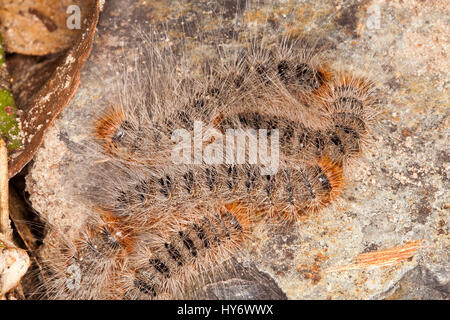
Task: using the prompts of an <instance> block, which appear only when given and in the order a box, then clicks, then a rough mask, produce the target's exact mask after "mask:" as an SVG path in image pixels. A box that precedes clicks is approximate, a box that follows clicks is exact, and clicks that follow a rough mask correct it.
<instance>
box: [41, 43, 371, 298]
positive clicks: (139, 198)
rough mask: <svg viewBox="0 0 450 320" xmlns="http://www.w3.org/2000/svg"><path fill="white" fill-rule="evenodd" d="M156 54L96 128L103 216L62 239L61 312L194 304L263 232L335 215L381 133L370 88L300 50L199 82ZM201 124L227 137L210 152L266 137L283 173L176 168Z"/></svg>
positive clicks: (226, 68)
mask: <svg viewBox="0 0 450 320" xmlns="http://www.w3.org/2000/svg"><path fill="white" fill-rule="evenodd" d="M147 45H148V48H146V50H145V51H144V52H145V55H144V56H145V58H144V61H145V62H146V64H145V65H144V66H145V67H142V66H140V67H139V68H137V71H135V72H134V73H132V74H126V73H124V75H123V79H122V83H121V85H120V88H119V90H118V94H117V95H116V96H115V97H114V98H112V99H110V100H109V101H108V106H107V107H106V108H105V110H104V111H103V112H102V113H101V114H100V115H99V116H98V118H97V119H96V121H95V124H94V125H93V130H92V131H93V137H92V141H91V142H88V143H87V149H88V150H89V152H90V154H89V153H87V154H86V159H87V162H88V163H89V165H88V166H87V174H86V176H87V177H90V179H91V181H92V183H90V182H89V181H88V182H86V185H87V186H88V188H87V192H86V193H85V194H83V199H85V200H89V201H90V203H92V212H91V214H90V216H89V217H86V221H85V223H84V224H82V227H81V229H80V230H79V232H78V234H77V235H76V237H75V238H74V239H72V238H71V237H69V236H68V237H64V236H63V234H62V232H59V233H58V232H57V231H55V235H54V241H53V244H54V250H55V251H54V252H55V255H54V257H52V259H48V260H47V261H45V262H44V265H45V266H46V270H47V271H48V274H47V279H46V282H45V287H46V290H47V297H49V298H55V299H154V298H156V299H162V298H173V297H177V296H183V290H185V287H186V285H187V284H188V283H190V282H192V281H195V279H196V278H198V277H200V276H202V275H203V274H205V273H208V272H213V273H214V272H217V270H218V269H219V270H220V264H221V263H223V262H224V261H226V260H228V259H230V258H231V257H233V256H234V255H236V254H238V253H239V251H240V250H239V249H240V248H242V247H243V246H245V242H246V241H247V240H248V239H249V238H250V237H251V232H252V229H253V228H254V226H256V225H257V224H260V223H267V222H269V223H278V222H280V221H284V222H287V223H295V221H296V220H297V219H298V217H299V216H300V215H308V214H311V213H314V212H317V211H319V210H321V209H322V208H324V207H326V206H328V205H329V204H330V203H332V201H333V200H334V199H335V198H336V197H337V196H338V195H339V193H340V191H341V189H342V185H343V178H344V175H345V171H346V170H347V168H348V166H349V165H350V161H349V160H351V159H354V158H357V157H359V156H360V155H361V152H362V145H363V144H364V142H365V141H366V140H367V139H368V134H369V132H370V128H371V126H373V124H374V121H373V118H372V116H371V114H372V110H374V108H375V102H374V100H373V99H372V97H371V93H372V90H373V89H372V88H373V85H372V83H371V82H370V81H367V80H365V79H364V78H357V77H354V76H352V75H350V74H346V73H342V72H335V71H333V70H332V69H331V68H329V67H328V66H326V64H324V63H322V62H321V60H320V53H318V52H317V51H316V50H315V49H314V48H312V47H311V46H308V45H306V44H305V43H303V42H301V41H300V42H298V41H294V40H289V39H282V40H281V41H279V42H274V43H272V44H270V43H266V42H265V41H264V40H255V41H254V42H253V43H252V44H251V45H250V47H249V48H247V49H246V48H243V49H240V50H238V51H234V52H232V51H224V52H221V53H220V55H221V57H222V59H216V60H213V61H209V62H208V64H207V65H204V66H202V67H201V71H199V72H198V73H197V74H195V72H193V67H191V66H189V64H188V63H183V62H182V63H175V60H176V58H175V57H174V56H172V55H171V53H170V52H165V51H158V50H157V49H156V48H154V47H153V46H150V44H147ZM136 65H141V61H139V60H138V61H137V63H136ZM136 92H138V93H141V94H136ZM196 121H197V122H201V123H203V124H204V127H203V128H202V129H201V130H200V133H201V134H202V136H204V134H205V133H206V132H207V131H208V130H212V132H214V133H215V134H213V135H209V136H208V139H206V140H202V141H201V147H202V148H206V147H208V146H211V145H213V144H214V143H215V142H217V139H218V137H219V134H223V133H226V132H227V130H229V129H233V130H242V132H247V131H248V130H251V129H254V130H255V131H258V130H264V129H265V130H266V131H265V132H266V133H267V142H268V144H270V145H272V143H273V142H275V140H277V141H278V139H279V151H280V154H279V159H277V160H278V163H277V170H276V171H275V172H267V171H266V170H265V169H266V166H265V164H263V163H255V164H253V163H248V162H245V163H226V161H224V162H221V163H206V161H205V160H204V159H202V160H201V161H200V162H199V163H195V155H194V161H192V159H191V161H190V162H186V163H177V164H174V163H173V162H172V160H173V159H172V158H171V156H172V155H173V149H174V147H175V146H176V145H177V141H174V139H173V137H174V133H175V132H176V131H177V130H179V129H183V130H185V131H186V132H193V131H195V123H196ZM276 132H278V133H276ZM193 136H194V138H195V132H194V133H193ZM190 137H192V136H190ZM247 138H248V137H247ZM190 139H191V138H189V141H190ZM248 143H249V142H248ZM245 146H247V144H245ZM194 149H195V147H194ZM233 151H234V150H233ZM250 153H251V152H250V150H246V151H245V154H244V156H245V158H249V157H250V155H251V154H250ZM189 154H191V151H190V152H189ZM84 169H85V170H86V167H85V168H84Z"/></svg>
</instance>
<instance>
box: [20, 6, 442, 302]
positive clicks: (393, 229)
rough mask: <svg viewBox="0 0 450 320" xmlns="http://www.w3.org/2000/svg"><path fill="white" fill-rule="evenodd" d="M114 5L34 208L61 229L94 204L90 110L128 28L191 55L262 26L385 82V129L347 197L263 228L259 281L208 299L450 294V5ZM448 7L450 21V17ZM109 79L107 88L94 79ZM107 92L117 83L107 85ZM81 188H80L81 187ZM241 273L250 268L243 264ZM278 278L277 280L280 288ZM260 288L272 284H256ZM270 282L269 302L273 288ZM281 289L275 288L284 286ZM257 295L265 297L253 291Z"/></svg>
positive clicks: (35, 175)
mask: <svg viewBox="0 0 450 320" xmlns="http://www.w3.org/2000/svg"><path fill="white" fill-rule="evenodd" d="M243 3H246V2H245V1H234V0H233V1H232V0H229V1H228V0H227V1H223V2H222V1H221V2H220V4H217V3H216V2H210V1H206V0H205V1H204V0H195V1H187V0H186V1H184V0H179V1H173V2H170V4H169V3H168V2H167V1H162V0H156V1H144V0H140V1H132V0H126V1H123V0H109V1H107V2H106V4H105V7H104V11H103V13H102V17H101V20H100V24H99V26H98V34H97V38H96V41H95V47H94V51H93V54H92V55H91V57H90V59H89V61H88V63H87V64H86V66H85V68H84V71H83V73H82V85H81V86H80V89H79V90H78V92H77V94H76V96H75V97H74V99H73V100H72V102H71V103H70V105H69V106H68V107H67V108H66V109H65V111H64V112H63V113H62V115H61V116H60V117H59V119H57V120H56V121H55V124H54V126H53V127H52V128H51V130H50V131H49V132H48V134H47V136H46V138H45V142H44V145H43V147H41V149H40V151H39V152H38V153H37V155H36V157H35V159H34V163H33V165H32V167H31V170H30V173H29V175H28V177H27V190H28V191H29V192H30V194H31V201H32V204H33V207H34V208H35V209H36V210H37V211H38V212H40V213H41V214H42V215H43V216H44V217H45V218H46V219H47V220H48V221H50V222H51V223H52V224H60V225H62V226H64V227H65V230H66V231H67V232H71V230H72V229H73V228H74V226H76V225H78V224H79V223H80V221H81V219H82V218H81V217H82V216H83V212H85V210H87V208H86V207H85V205H84V204H83V203H80V202H79V201H77V200H76V197H75V196H74V193H76V190H74V188H73V186H74V185H75V186H77V183H78V182H81V180H82V178H81V177H79V176H80V174H78V173H77V172H75V170H76V165H75V164H76V163H77V162H79V161H83V159H82V157H80V152H79V150H78V148H79V145H78V143H79V142H80V141H82V140H83V139H85V138H86V131H87V130H86V129H85V128H86V127H87V126H88V125H89V124H90V121H91V117H92V114H93V113H94V112H95V111H96V106H98V105H99V104H101V103H102V97H104V95H105V94H107V92H108V90H112V89H111V88H112V83H113V80H114V77H115V76H116V75H115V74H114V73H113V72H112V70H113V68H112V66H113V65H112V61H114V55H118V56H123V59H126V57H127V56H128V50H127V49H125V50H124V49H123V48H128V47H129V46H130V43H132V38H130V34H131V32H130V30H133V29H134V28H135V27H136V25H138V26H141V27H143V28H145V26H146V25H149V24H155V23H156V22H159V23H158V24H157V31H158V32H157V33H156V36H157V37H166V38H165V39H166V41H167V42H170V43H172V42H173V43H177V41H180V39H184V44H185V46H186V47H187V48H188V50H190V52H189V55H190V57H192V59H193V61H195V60H196V59H201V58H202V57H203V56H205V55H206V56H207V55H208V54H209V53H210V52H209V51H208V50H209V49H210V48H211V46H210V44H211V43H212V42H226V43H232V39H231V38H230V36H231V35H232V34H234V33H237V34H239V35H240V36H241V37H245V34H246V32H248V30H250V29H251V28H254V27H255V26H258V25H265V26H266V27H268V29H269V30H278V31H276V32H280V30H282V32H285V33H291V34H292V33H293V34H298V35H303V34H306V35H309V36H310V37H317V38H318V39H320V43H321V44H322V43H323V44H324V46H325V47H326V48H327V50H326V52H325V55H326V56H327V57H328V58H329V59H330V63H331V64H332V65H333V66H334V67H339V66H340V65H341V64H344V65H345V66H352V68H353V69H355V70H362V71H364V72H369V73H370V74H371V75H372V77H373V78H375V79H376V80H377V82H378V83H379V88H380V89H379V95H380V102H381V106H382V109H381V114H380V127H379V130H378V132H377V134H376V137H375V141H374V144H373V147H372V149H371V152H369V153H368V154H367V155H366V156H365V158H364V159H363V160H362V161H361V163H360V164H359V166H358V167H357V168H356V169H355V170H354V171H353V172H352V174H351V176H349V177H348V179H349V182H348V183H347V185H348V187H347V189H346V190H345V192H344V194H343V197H342V201H340V202H339V203H337V204H336V205H335V206H333V207H331V208H328V209H327V210H324V211H323V212H321V213H320V214H318V215H313V216H309V217H305V218H304V219H302V221H301V222H300V223H298V224H297V225H296V227H295V228H294V229H292V228H291V229H289V230H286V229H282V228H278V229H275V228H272V229H268V228H264V229H261V230H260V231H257V232H256V234H255V240H254V241H252V243H251V244H250V245H249V247H248V254H247V255H246V258H245V259H243V261H241V262H240V263H241V264H246V263H248V262H249V261H251V263H252V264H253V265H254V267H253V268H254V269H255V270H253V271H252V272H251V273H252V274H253V273H259V276H258V277H253V280H252V278H250V279H246V278H245V276H236V275H233V276H230V279H228V280H226V279H225V280H224V281H222V282H220V283H215V284H209V285H207V286H206V287H204V288H203V289H202V290H203V291H204V295H205V296H206V297H209V298H213V299H214V298H233V297H235V298H266V297H271V298H276V299H282V298H284V297H287V298H289V299H410V298H411V299H448V298H449V297H450V290H449V280H450V263H449V262H450V237H449V226H448V224H449V208H450V203H449V193H448V190H449V178H450V172H449V169H450V156H449V149H448V145H449V131H448V125H449V123H448V115H449V110H450V109H449V75H448V70H449V69H450V68H449V65H448V64H449V62H448V61H449V60H448V57H447V55H448V52H449V50H448V49H449V35H450V30H449V23H448V18H447V16H448V10H449V9H448V6H447V4H446V2H445V1H443V0H442V1H441V0H434V1H419V0H412V1H388V0H373V1H366V0H365V1H339V0H335V1H331V0H330V1H307V0H304V1H303V0H302V1H300V0H299V1H281V0H279V1H273V2H271V4H270V5H269V4H262V3H261V2H260V1H257V2H256V1H255V2H252V1H249V2H248V7H246V6H245V5H244V4H243ZM446 12H447V14H445V13H446ZM100 79H101V80H100ZM108 86H109V87H108ZM78 180H79V181H78ZM244 270H245V269H244ZM272 279H273V280H272ZM258 286H265V287H266V289H265V290H261V289H258ZM267 287H270V288H272V289H273V290H272V292H273V295H270V294H267V292H269V291H270V290H269V291H268V289H267ZM280 289H281V290H280ZM259 292H261V294H262V295H261V296H259V295H258V293H259Z"/></svg>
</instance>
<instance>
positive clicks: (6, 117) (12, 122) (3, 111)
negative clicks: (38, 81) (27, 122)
mask: <svg viewBox="0 0 450 320" xmlns="http://www.w3.org/2000/svg"><path fill="white" fill-rule="evenodd" d="M0 68H6V65H5V50H4V49H3V45H2V39H1V36H0ZM0 134H1V136H2V137H3V138H4V139H5V141H6V142H7V146H8V150H15V149H18V148H20V147H21V146H22V139H21V138H20V128H19V122H18V117H17V108H16V104H15V101H14V96H13V95H12V93H11V91H10V90H9V89H8V88H0Z"/></svg>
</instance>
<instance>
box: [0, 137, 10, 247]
mask: <svg viewBox="0 0 450 320" xmlns="http://www.w3.org/2000/svg"><path fill="white" fill-rule="evenodd" d="M0 233H3V235H4V236H5V237H6V238H7V239H9V240H12V229H11V223H10V221H9V203H8V149H7V147H6V143H5V141H4V140H3V139H0Z"/></svg>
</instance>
